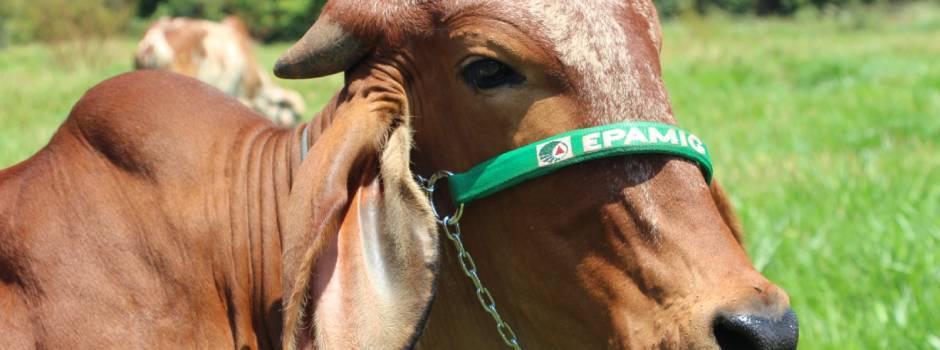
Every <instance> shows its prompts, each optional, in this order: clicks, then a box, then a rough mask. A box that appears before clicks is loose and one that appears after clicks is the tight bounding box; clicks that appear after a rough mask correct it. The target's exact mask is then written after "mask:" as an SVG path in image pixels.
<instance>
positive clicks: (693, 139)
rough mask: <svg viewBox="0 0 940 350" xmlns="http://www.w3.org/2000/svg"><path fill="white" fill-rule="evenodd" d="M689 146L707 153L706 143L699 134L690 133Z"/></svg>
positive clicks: (699, 151) (703, 153)
mask: <svg viewBox="0 0 940 350" xmlns="http://www.w3.org/2000/svg"><path fill="white" fill-rule="evenodd" d="M689 146H691V147H692V149H694V150H695V151H696V152H698V153H701V154H702V155H705V145H704V144H703V143H702V140H699V139H698V136H695V135H692V134H689Z"/></svg>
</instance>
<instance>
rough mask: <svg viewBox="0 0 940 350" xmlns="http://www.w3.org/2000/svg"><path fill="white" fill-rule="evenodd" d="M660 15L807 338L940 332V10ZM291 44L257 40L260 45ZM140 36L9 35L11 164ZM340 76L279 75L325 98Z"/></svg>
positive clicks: (2, 138)
mask: <svg viewBox="0 0 940 350" xmlns="http://www.w3.org/2000/svg"><path fill="white" fill-rule="evenodd" d="M663 31H664V37H665V48H664V53H663V67H664V74H665V80H666V84H667V87H668V88H669V92H670V96H671V98H672V101H673V106H674V110H675V112H676V114H677V115H678V116H679V118H680V121H681V122H682V124H683V125H684V126H686V127H688V128H689V129H691V130H695V131H696V133H698V134H700V135H701V136H702V137H703V138H704V139H705V140H707V141H708V142H709V146H710V147H711V149H712V151H713V153H714V157H715V159H714V161H715V167H716V177H717V178H719V179H720V181H721V182H722V183H723V184H724V185H725V187H726V188H727V190H728V191H729V192H730V193H731V195H732V199H733V201H734V203H735V204H736V205H737V208H738V212H739V215H740V217H741V219H742V221H743V223H744V226H745V228H746V230H747V231H748V235H747V238H746V239H747V242H748V248H749V252H750V254H751V256H752V258H753V260H754V263H755V265H756V266H757V267H758V268H759V269H761V270H762V271H763V272H764V274H765V275H767V276H768V277H769V278H771V279H772V280H774V281H775V282H777V283H778V284H780V285H781V286H783V287H784V288H786V290H787V291H788V292H789V294H790V296H791V299H792V303H793V306H794V308H795V309H796V310H797V313H798V314H799V316H800V321H801V333H802V334H801V341H800V343H801V348H803V349H940V147H938V146H940V145H938V143H940V9H938V8H932V7H928V6H920V7H912V8H906V9H900V10H893V11H891V12H889V13H888V14H884V13H883V14H874V13H873V12H858V13H850V14H849V15H841V16H830V17H825V18H817V17H815V16H812V15H809V16H804V17H800V18H796V19H793V20H768V19H737V20H730V19H725V18H721V17H711V18H706V19H699V18H686V19H683V20H681V21H674V22H667V23H664V28H663ZM285 48H286V46H285V45H277V46H274V47H263V48H261V50H260V55H261V56H262V62H264V63H265V64H267V65H268V66H270V65H271V64H272V63H273V61H274V59H275V58H276V57H277V55H278V54H279V53H281V52H283V50H284V49H285ZM132 51H133V42H132V41H129V40H119V41H115V42H112V43H110V44H108V45H105V46H104V47H103V48H102V49H101V50H96V51H95V52H96V55H95V56H94V57H95V58H96V60H91V61H96V62H93V63H77V64H68V65H66V66H63V65H61V64H58V63H56V62H58V61H56V60H55V59H54V52H53V51H50V50H49V48H47V47H44V46H38V45H32V46H19V47H10V48H5V49H2V50H0V80H2V84H0V167H5V166H8V165H11V164H13V163H15V162H18V161H20V160H22V159H25V158H26V157H28V156H29V155H30V154H32V153H34V152H35V151H36V150H37V149H39V148H40V147H41V146H42V145H43V144H45V143H46V142H47V140H48V138H49V136H50V135H51V134H52V133H53V132H54V131H55V128H56V127H58V124H59V123H60V122H61V121H62V120H63V118H64V117H65V116H66V115H67V113H68V110H69V108H70V107H71V104H72V103H74V101H76V100H77V99H78V98H79V97H80V96H81V94H82V93H83V92H84V90H85V89H87V88H88V87H90V86H92V85H94V84H95V83H96V82H98V81H100V80H102V79H105V78H107V77H109V76H112V75H114V74H117V73H119V72H122V71H126V70H128V69H129V68H130V57H131V52H132ZM99 53H100V54H99ZM86 56H87V54H86ZM80 61H81V60H80ZM84 61H88V60H84ZM340 82H341V80H340V78H339V77H335V76H334V77H330V78H328V79H326V80H323V81H319V82H310V81H306V82H297V81H291V82H284V83H283V84H284V85H286V86H288V87H291V88H294V89H297V90H300V91H302V92H303V93H304V96H305V97H306V99H307V102H308V104H309V105H310V106H309V109H310V110H311V111H314V110H317V109H319V106H320V105H322V104H323V103H324V102H325V101H326V100H327V99H328V98H329V96H330V93H331V92H332V91H333V90H334V89H335V88H336V86H338V85H339V84H340ZM308 114H312V113H308Z"/></svg>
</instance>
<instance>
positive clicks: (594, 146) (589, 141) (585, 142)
mask: <svg viewBox="0 0 940 350" xmlns="http://www.w3.org/2000/svg"><path fill="white" fill-rule="evenodd" d="M599 137H601V133H599V132H592V133H590V134H587V135H584V137H582V138H581V145H582V146H583V148H584V152H594V151H597V150H599V149H601V144H600V143H598V142H597V138H599Z"/></svg>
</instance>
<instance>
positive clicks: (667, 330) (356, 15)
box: [275, 0, 797, 349]
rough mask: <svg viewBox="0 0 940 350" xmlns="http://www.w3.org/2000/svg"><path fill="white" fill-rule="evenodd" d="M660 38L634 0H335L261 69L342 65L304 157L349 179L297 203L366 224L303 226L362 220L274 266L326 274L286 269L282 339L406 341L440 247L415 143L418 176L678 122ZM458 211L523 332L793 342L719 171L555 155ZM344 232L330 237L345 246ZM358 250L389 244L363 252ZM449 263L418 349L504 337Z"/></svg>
mask: <svg viewBox="0 0 940 350" xmlns="http://www.w3.org/2000/svg"><path fill="white" fill-rule="evenodd" d="M660 41H661V38H660V30H659V23H658V19H657V16H656V12H655V8H654V7H653V5H652V3H651V2H650V1H646V0H635V1H626V2H623V1H613V0H597V1H549V0H525V1H486V0H463V1H458V0H440V1H414V0H412V1H408V0H394V1H392V0H390V1H382V2H371V1H368V2H367V1H352V0H335V1H331V2H329V3H328V4H327V5H326V7H325V8H324V11H323V13H322V14H321V16H320V18H319V19H318V20H317V22H316V23H315V24H314V25H313V27H312V28H311V29H310V30H309V31H308V33H307V34H306V35H305V36H304V38H303V39H301V40H300V42H298V43H297V44H296V45H295V46H294V47H292V48H291V49H290V50H289V51H288V52H287V54H286V55H285V56H284V57H282V58H281V59H280V60H279V61H278V63H277V66H276V68H275V73H276V74H277V75H278V76H281V77H287V78H311V77H319V76H323V75H326V74H332V73H336V72H340V71H346V72H347V78H346V79H347V80H346V85H345V87H344V88H343V91H342V92H341V93H340V94H339V95H338V97H337V100H336V103H338V106H337V107H336V108H337V113H336V114H335V115H334V118H335V121H334V122H333V126H331V127H330V128H329V129H327V131H326V134H325V135H324V136H323V137H322V138H321V139H320V141H318V142H317V145H316V146H315V148H314V150H313V151H312V153H313V154H314V155H313V156H312V160H310V161H307V162H305V164H304V165H303V167H304V168H310V169H314V168H316V169H322V170H320V171H319V172H318V173H317V174H319V176H323V177H325V178H326V179H334V178H337V175H336V174H339V173H340V172H341V173H342V174H343V175H342V178H343V179H344V181H335V182H333V181H327V183H326V184H323V182H324V181H323V180H322V179H318V180H317V181H316V182H318V183H320V184H319V185H316V184H307V185H304V186H308V187H311V186H312V187H317V186H319V187H324V188H323V189H319V190H317V191H313V192H314V193H326V195H323V194H320V195H318V197H316V198H315V199H316V201H315V202H316V203H317V204H310V205H309V206H311V208H306V209H308V210H310V211H312V212H317V213H319V212H328V211H329V210H333V211H337V212H339V211H342V212H348V209H349V208H351V207H354V206H359V207H360V208H359V211H358V214H357V215H358V217H359V218H358V225H359V227H360V228H361V227H362V226H363V225H366V226H369V227H371V228H370V229H368V230H359V231H362V232H359V231H356V230H353V229H349V227H352V228H355V227H356V225H357V223H356V222H354V221H355V220H354V219H355V217H356V216H357V215H349V214H346V216H345V219H343V216H342V215H334V219H332V221H330V220H325V219H317V220H319V221H317V220H313V221H312V222H310V223H308V224H307V225H308V226H309V225H313V227H315V228H316V229H317V230H321V231H322V230H327V231H329V232H333V231H336V230H337V228H339V230H340V231H343V230H347V231H350V232H352V231H356V234H357V236H356V237H357V238H345V239H346V240H347V241H348V242H346V243H345V244H346V245H348V246H353V245H354V244H355V245H357V247H359V248H355V249H353V248H347V250H349V251H350V252H351V253H347V255H348V256H347V257H345V259H347V260H344V257H343V256H342V255H343V254H342V253H340V254H339V258H337V254H335V253H321V252H322V251H326V250H324V248H322V247H324V246H328V245H324V244H320V245H315V247H318V248H316V249H320V250H319V251H316V250H311V251H312V252H309V253H308V254H311V256H312V257H314V259H307V260H304V261H305V264H306V261H309V260H317V259H319V260H321V261H324V262H325V265H324V266H329V267H328V268H323V267H320V263H317V264H316V265H315V266H314V265H304V266H300V267H291V266H285V268H286V269H287V270H286V272H285V273H286V276H285V277H286V278H287V279H295V280H297V279H299V280H304V281H305V280H306V279H309V277H307V275H308V274H309V272H311V271H313V272H314V273H313V276H314V277H313V278H318V277H316V276H321V277H319V278H320V279H321V280H322V281H321V283H320V284H316V283H312V284H311V283H306V282H304V283H293V282H291V283H293V285H292V286H288V291H289V292H290V293H291V294H292V295H293V296H292V297H289V298H290V299H289V301H288V303H287V307H286V309H285V312H286V313H287V314H286V322H287V324H286V325H285V331H286V334H285V341H286V342H287V345H288V347H292V346H297V345H299V346H302V347H303V346H317V344H318V345H319V346H320V347H321V348H353V347H363V348H375V347H378V348H401V347H407V346H408V345H410V344H411V342H412V341H413V340H414V337H415V335H416V334H417V332H418V330H419V329H421V328H422V325H421V323H422V321H423V320H424V319H423V318H422V315H423V312H424V311H425V310H426V308H427V307H428V303H429V300H430V299H429V298H430V297H431V296H432V294H433V293H432V289H433V282H434V277H433V275H434V268H433V264H434V259H436V258H437V254H436V250H435V248H436V246H435V245H434V244H435V241H434V239H433V238H432V237H431V236H426V235H425V234H428V233H429V231H432V230H433V229H432V228H430V227H428V226H429V225H430V218H429V217H428V211H427V209H428V203H426V202H425V201H422V200H421V199H419V196H418V195H417V194H416V193H415V191H416V188H415V184H414V183H412V182H411V181H410V180H409V178H410V176H411V175H410V170H409V167H408V165H409V163H408V161H409V156H408V152H411V157H412V158H413V163H412V165H411V169H413V171H414V172H416V173H420V174H425V175H426V174H431V173H432V172H434V171H436V170H441V169H446V170H452V171H458V172H459V171H465V170H467V169H469V168H470V167H472V166H474V165H476V164H478V163H480V162H483V161H485V160H487V159H489V158H491V157H493V156H495V155H498V154H500V153H503V152H506V151H508V150H511V149H514V148H518V147H520V146H523V145H526V144H529V143H532V142H535V141H537V140H540V139H543V138H546V137H549V136H551V135H554V134H558V133H561V132H565V131H569V130H572V129H578V128H585V127H591V126H597V125H601V124H608V123H613V122H618V121H626V120H650V121H659V122H665V123H675V122H676V121H675V119H674V118H673V116H672V111H671V107H670V103H669V100H668V97H667V94H666V90H665V87H664V85H663V82H662V79H661V71H660V65H659V49H660V45H661V43H660ZM411 128H413V129H414V140H413V143H414V146H415V147H414V148H413V149H412V148H411V142H412V140H411V139H410V138H409V136H410V134H411V133H410V129H411ZM318 152H326V153H319V154H318ZM308 163H309V164H308ZM314 163H315V164H314ZM337 164H339V165H337ZM718 170H719V171H720V169H718ZM351 173H354V174H356V175H355V176H348V175H347V174H351ZM386 173H389V174H388V175H386ZM362 174H365V175H362ZM352 178H355V181H354V182H349V181H345V179H352ZM318 191H319V192H318ZM331 191H332V192H331ZM330 193H340V194H339V195H336V197H339V198H338V199H337V198H333V197H331V196H330V195H329V194H330ZM347 194H349V195H347ZM353 199H356V200H358V202H357V201H356V200H353ZM306 200H311V201H313V200H314V198H306ZM395 201H400V202H397V203H396V202H395ZM323 203H326V204H323ZM336 203H340V204H336ZM363 203H371V204H363ZM369 205H372V206H374V207H373V208H371V209H370V208H369ZM363 206H365V207H363ZM313 207H326V208H313ZM318 215H319V216H318ZM314 216H315V217H321V218H322V217H329V215H325V214H322V215H321V214H315V215H314ZM350 216H352V217H353V218H350ZM343 220H345V221H343ZM370 220H371V221H370ZM383 220H384V221H383ZM341 221H342V222H341ZM386 221H387V222H388V223H389V224H386V225H385V226H384V227H374V226H370V225H374V224H377V223H384V222H386ZM324 222H326V223H324ZM462 224H463V231H464V232H465V234H464V242H465V244H466V246H467V248H468V250H469V251H470V252H471V253H472V254H473V255H474V257H475V259H476V265H477V267H478V269H479V271H480V274H481V278H482V279H483V280H484V282H485V284H486V285H487V286H488V287H489V288H490V290H491V291H492V294H493V295H494V296H495V298H496V301H497V303H498V305H499V309H500V311H501V313H502V314H503V317H504V318H505V319H506V320H507V321H508V322H509V323H510V324H511V325H512V326H513V327H514V329H515V330H516V333H517V334H518V335H519V338H520V340H521V342H522V344H523V345H525V346H526V347H530V348H537V349H543V348H652V347H662V348H716V347H718V346H722V347H742V348H756V349H771V348H772V349H788V348H794V347H795V344H796V334H797V333H796V320H795V316H794V315H793V313H792V311H790V309H789V301H788V297H787V295H786V293H785V292H783V291H782V290H781V289H780V288H778V287H777V286H775V285H774V284H772V283H771V282H769V281H768V280H767V279H766V278H764V277H763V276H761V274H760V273H758V272H757V271H756V270H755V269H754V267H753V266H752V265H751V263H750V262H749V259H748V257H747V255H746V254H745V252H744V250H743V248H742V246H741V241H740V234H739V229H738V224H737V222H736V219H735V218H734V215H733V213H732V210H731V208H730V205H729V203H728V201H727V199H726V197H725V195H724V193H723V192H722V190H721V189H720V188H719V187H718V185H717V184H715V185H713V186H708V185H707V184H706V182H705V180H704V178H703V176H702V174H701V172H700V171H699V169H698V168H697V167H696V166H695V165H694V164H692V163H691V162H689V161H686V160H684V159H679V158H675V157H670V156H662V155H646V156H630V157H622V158H608V159H602V160H595V161H591V162H587V163H582V164H579V165H576V166H572V167H568V168H565V169H562V170H560V171H558V172H555V173H553V174H551V175H548V176H544V177H541V178H537V179H534V180H531V181H528V182H526V183H524V184H521V185H519V186H516V187H513V188H511V189H509V190H505V191H503V192H500V193H497V194H495V195H493V196H491V197H487V198H485V199H482V200H480V201H477V202H473V203H471V205H470V206H468V207H467V209H466V211H465V213H464V216H463V221H462ZM347 226H348V227H347ZM318 232H320V231H318ZM348 233H349V232H340V234H339V236H340V239H339V240H340V244H339V245H340V248H339V250H340V251H342V250H343V248H342V246H343V244H344V243H343V240H344V238H343V237H344V235H345V234H348ZM367 235H369V237H366V236H367ZM350 236H354V235H350ZM364 239H381V240H384V241H382V242H380V243H376V244H378V245H376V244H369V243H365V242H362V240H364ZM353 243H354V244H353ZM381 244H386V246H382V245H381ZM405 244H412V246H405ZM391 246H393V247H394V248H390V247H391ZM370 247H379V248H381V249H379V248H377V249H378V251H381V252H386V253H388V252H393V251H397V252H399V253H398V254H397V255H395V254H384V255H383V254H375V255H372V256H373V257H378V259H382V261H373V262H370V261H369V259H368V257H369V254H368V251H369V249H372V248H370ZM383 247H384V248H383ZM333 249H334V250H336V248H333ZM382 249H384V250H382ZM395 249H397V250H395ZM350 256H352V257H354V258H359V260H349V257H350ZM324 257H326V258H324ZM409 259H410V260H409ZM337 260H339V261H338V262H337ZM286 261H288V262H289V261H291V260H290V259H288V260H286ZM295 261H299V260H295ZM349 261H354V262H349ZM441 261H442V266H443V267H442V270H443V272H442V273H443V274H444V275H445V277H444V278H441V279H440V285H439V286H438V293H437V297H436V301H435V303H434V307H433V310H432V311H431V314H430V317H429V321H428V324H427V328H426V330H425V331H424V334H423V335H422V336H421V339H420V341H419V343H418V344H419V346H422V347H424V346H426V347H429V348H454V347H458V346H460V347H466V348H475V349H483V348H494V346H498V345H499V343H500V342H501V341H500V340H499V336H498V335H497V334H496V331H495V330H494V325H493V323H492V320H490V319H489V316H488V315H487V314H486V313H484V312H483V311H482V310H481V309H480V307H479V305H478V302H477V300H476V298H475V297H474V292H473V290H472V289H471V287H470V283H469V282H466V281H465V280H464V278H463V277H462V276H460V275H459V272H458V271H459V269H458V268H457V267H456V266H457V265H456V263H455V261H456V259H455V257H454V254H453V253H449V252H448V250H443V251H442V253H441ZM409 263H410V264H411V265H409ZM343 264H346V270H344V269H343V268H341V267H336V266H340V265H343ZM370 264H372V266H370ZM334 267H335V268H334ZM298 271H299V275H298ZM318 271H319V274H317V272H318ZM375 271H379V272H375ZM382 271H385V272H390V273H383V272H382ZM331 273H332V280H331V279H330V278H331V277H330V276H331V275H330V274H331ZM337 275H339V278H337ZM298 276H299V277H298ZM323 276H325V277H323ZM348 276H354V277H348ZM355 276H358V277H355ZM369 276H377V277H374V278H372V279H370V278H369ZM388 279H392V280H391V281H390V280H388ZM395 279H398V280H397V281H396V280H395ZM337 280H338V281H337ZM344 281H345V282H344ZM311 286H312V287H311ZM291 288H294V289H293V290H292V289H291ZM298 288H300V289H303V290H298ZM311 291H312V292H311ZM380 291H381V293H380ZM382 293H386V294H382ZM376 295H381V296H383V297H384V295H389V296H394V298H395V299H394V300H392V299H383V297H376ZM298 296H300V298H299V299H298ZM307 299H310V300H309V301H307V303H306V304H302V303H300V302H298V301H297V300H301V301H303V300H307ZM383 302H385V304H383Z"/></svg>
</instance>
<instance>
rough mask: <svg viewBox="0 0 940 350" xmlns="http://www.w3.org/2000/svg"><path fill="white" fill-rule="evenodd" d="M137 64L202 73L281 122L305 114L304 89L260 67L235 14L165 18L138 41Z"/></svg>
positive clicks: (208, 80) (292, 121)
mask: <svg viewBox="0 0 940 350" xmlns="http://www.w3.org/2000/svg"><path fill="white" fill-rule="evenodd" d="M134 65H135V66H136V67H137V68H138V69H166V70H170V71H174V72H177V73H181V74H184V75H188V76H191V77H195V78H198V79H199V80H202V81H204V82H206V83H209V85H212V86H214V87H216V88H218V89H219V90H222V91H223V92H225V93H226V94H228V95H230V96H234V97H236V98H238V100H239V101H241V102H242V103H244V104H246V105H248V106H250V107H252V108H253V109H255V110H256V111H258V112H261V113H262V114H264V115H266V116H267V117H268V118H269V119H271V120H272V121H274V122H275V123H277V124H280V125H293V124H295V123H296V122H298V121H299V120H300V118H301V116H303V114H304V109H305V107H304V102H303V98H302V97H301V96H300V94H298V93H297V92H295V91H291V90H287V89H284V88H281V87H279V86H277V85H275V84H274V83H273V82H271V79H270V77H268V75H267V74H266V73H264V71H262V68H261V67H260V66H259V65H258V63H257V61H256V60H255V55H254V50H253V49H252V40H251V37H250V35H249V33H248V30H247V28H246V27H245V24H244V23H243V22H242V21H241V20H240V19H238V18H237V17H233V16H232V17H227V18H225V20H224V21H222V23H216V22H211V21H206V20H198V19H190V18H166V17H164V18H161V19H160V20H158V21H156V22H154V23H153V24H152V25H151V26H150V28H149V29H147V32H146V34H145V35H144V38H143V39H141V41H140V43H138V48H137V52H136V53H135V55H134Z"/></svg>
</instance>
